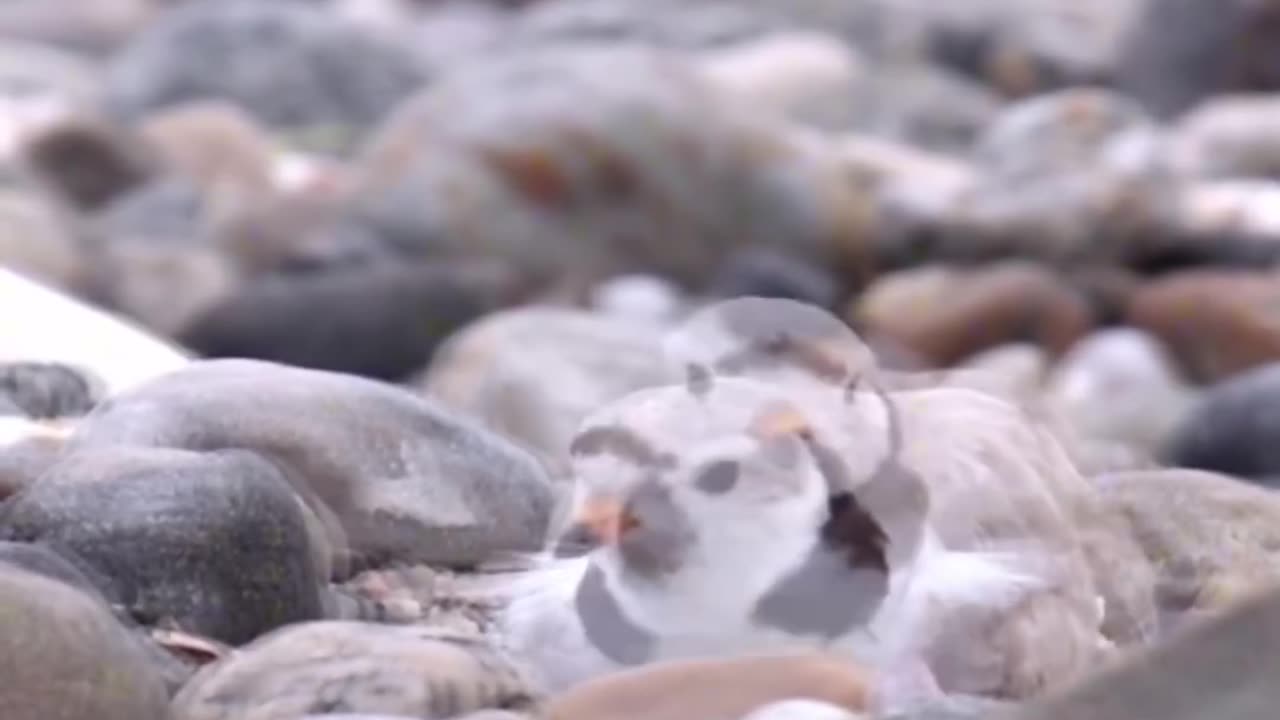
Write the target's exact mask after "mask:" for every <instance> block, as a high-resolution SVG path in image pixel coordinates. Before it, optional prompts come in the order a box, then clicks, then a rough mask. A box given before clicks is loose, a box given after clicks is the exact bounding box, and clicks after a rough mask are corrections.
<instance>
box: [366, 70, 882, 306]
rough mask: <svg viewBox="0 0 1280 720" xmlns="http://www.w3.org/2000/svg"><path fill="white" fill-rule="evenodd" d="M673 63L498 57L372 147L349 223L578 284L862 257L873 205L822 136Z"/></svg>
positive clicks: (413, 105) (425, 103) (415, 103)
mask: <svg viewBox="0 0 1280 720" xmlns="http://www.w3.org/2000/svg"><path fill="white" fill-rule="evenodd" d="M748 108H749V106H745V107H744V106H743V105H742V104H740V103H739V102H735V101H734V99H733V98H732V97H730V96H729V95H728V94H727V93H726V92H719V91H718V90H717V86H716V85H715V84H713V83H710V82H709V81H707V80H706V79H705V78H703V77H702V76H701V75H700V74H699V73H698V72H696V71H695V70H694V68H693V66H692V65H691V64H690V62H689V61H688V60H687V59H686V58H685V57H684V56H681V55H679V54H674V53H668V52H663V51H660V50H657V49H653V48H643V47H636V46H616V47H599V46H591V47H580V46H570V47H560V48H548V49H545V50H540V51H528V52H518V53H513V54H512V53H509V54H503V55H500V56H499V57H496V58H493V59H492V60H489V61H484V62H477V63H475V64H474V65H470V66H468V67H467V68H465V69H458V70H454V71H451V72H450V73H448V74H447V76H446V77H444V78H442V79H441V80H440V82H438V83H436V84H434V85H433V86H432V87H431V88H429V89H428V90H426V91H424V93H423V94H421V95H420V96H418V97H417V98H415V99H414V100H411V101H409V102H408V103H407V104H406V105H405V106H404V107H402V108H401V109H399V110H398V111H397V112H396V113H395V114H394V115H393V116H392V117H391V118H390V119H389V120H388V122H387V123H386V124H385V126H384V127H383V128H382V129H381V130H380V132H379V133H378V134H377V136H376V137H374V138H373V139H372V140H371V142H370V143H369V145H368V146H367V147H366V148H365V152H364V153H363V155H362V161H361V164H360V165H359V167H358V168H357V171H358V177H357V179H356V180H355V182H354V194H355V196H354V198H353V200H352V208H351V214H352V215H353V216H354V217H355V218H357V219H359V221H360V222H361V223H362V224H364V225H366V226H367V227H369V228H371V229H372V230H373V231H374V232H375V233H376V234H377V235H379V236H381V237H383V238H385V239H386V240H387V241H388V242H390V243H391V244H392V245H394V246H396V247H399V248H403V249H405V250H408V251H410V252H416V253H426V252H438V253H446V252H448V253H483V254H487V255H491V256H497V257H501V258H505V259H508V260H510V261H512V262H517V263H520V264H521V265H522V266H528V267H542V268H546V269H548V270H552V271H564V270H565V269H566V268H572V269H573V270H574V271H575V272H576V273H579V274H581V275H583V276H584V277H585V278H586V279H587V280H588V282H589V281H590V280H592V279H598V278H601V277H608V276H611V275H614V274H617V273H618V272H656V273H659V274H664V275H670V276H673V277H674V278H676V279H678V280H680V281H681V282H683V283H689V284H696V283H697V282H698V281H699V280H705V279H706V278H707V277H708V276H709V275H710V274H711V273H712V272H713V271H714V269H715V267H716V266H717V265H718V263H719V262H720V261H721V260H722V259H723V258H724V257H726V256H727V255H728V254H729V253H730V252H732V251H733V250H736V249H738V248H740V247H745V246H751V245H756V244H764V245H771V246H785V247H787V248H788V249H789V250H790V251H792V252H795V253H798V254H800V255H802V256H805V257H810V258H822V259H824V260H827V261H833V262H835V261H838V262H839V263H840V265H841V266H844V265H848V266H850V267H851V268H853V269H855V270H856V269H857V268H858V267H860V266H861V265H864V264H865V263H866V257H865V242H864V241H865V237H866V233H867V231H868V228H867V225H866V223H867V222H868V220H869V218H868V217H866V216H865V214H864V211H865V210H866V203H865V199H864V198H863V197H862V196H861V195H860V194H859V193H858V192H857V189H856V188H854V187H851V186H850V184H849V183H848V181H847V179H846V178H845V176H844V172H843V169H842V168H841V166H840V164H839V162H837V161H836V159H835V158H832V157H831V156H830V155H829V153H827V152H826V146H825V142H823V141H822V140H821V139H820V138H818V137H816V136H814V135H812V134H810V133H807V132H801V131H799V130H792V129H789V128H788V127H787V126H785V125H784V124H782V123H781V122H780V121H778V120H776V119H775V118H773V117H770V116H768V114H764V115H763V116H762V115H759V114H756V113H752V112H750V111H749V109H748Z"/></svg>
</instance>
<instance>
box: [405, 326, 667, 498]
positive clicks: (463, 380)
mask: <svg viewBox="0 0 1280 720" xmlns="http://www.w3.org/2000/svg"><path fill="white" fill-rule="evenodd" d="M661 340H662V336H661V331H660V330H659V328H658V327H654V326H646V325H642V324H636V323H623V322H618V321H614V320H610V319H608V318H605V317H602V316H600V315H596V314H593V313H589V312H584V311H580V310H573V309H569V308H521V309H516V310H509V311H506V312H502V313H496V314H494V315H492V316H490V317H487V318H485V319H483V320H480V321H479V322H477V323H475V324H473V325H471V326H469V327H467V328H465V329H463V330H462V331H460V332H459V333H457V334H456V335H454V336H453V337H452V338H450V339H449V340H448V342H447V343H446V344H445V345H444V346H443V347H442V348H441V350H440V352H439V353H438V355H437V357H436V361H435V362H434V363H433V364H432V366H431V369H430V371H429V372H428V373H427V374H426V376H425V377H424V378H422V380H421V381H420V382H419V384H418V386H419V387H420V388H421V389H422V390H423V391H424V392H425V393H426V394H427V395H429V396H430V397H432V398H435V399H437V400H439V401H440V402H441V403H442V404H444V405H445V406H447V407H450V408H453V409H455V410H458V411H459V412H462V413H465V414H467V415H469V416H472V417H476V418H478V419H480V420H481V421H482V422H483V423H484V424H485V425H486V426H487V427H489V428H490V429H492V430H494V431H496V432H498V433H501V434H503V435H505V436H506V437H509V438H511V439H513V440H515V441H516V442H518V443H520V444H521V445H523V446H525V447H527V448H529V449H530V450H532V451H533V452H535V453H536V454H537V455H538V456H539V457H540V458H541V459H542V460H543V461H544V462H546V463H547V464H548V466H549V467H551V468H553V469H554V470H555V471H557V472H561V473H563V472H566V471H567V469H568V452H569V441H570V440H572V439H573V436H574V435H575V434H576V433H577V430H578V425H579V423H580V422H581V421H582V419H583V418H585V417H586V416H587V415H588V414H589V413H591V412H592V411H594V410H595V409H596V408H598V407H600V406H601V405H603V404H605V403H607V402H610V401H612V400H616V399H618V398H620V397H622V396H624V395H626V394H628V393H630V392H631V391H633V390H638V389H640V388H642V387H646V386H648V385H654V384H658V383H660V382H662V381H663V379H664V378H667V377H668V376H667V375H666V374H665V369H664V368H663V367H662V365H661V363H662V354H661V353H662V349H661Z"/></svg>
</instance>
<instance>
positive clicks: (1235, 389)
mask: <svg viewBox="0 0 1280 720" xmlns="http://www.w3.org/2000/svg"><path fill="white" fill-rule="evenodd" d="M1278 397H1280V363H1270V364H1267V365H1263V366H1261V367H1258V368H1255V369H1253V370H1248V371H1245V372H1241V373H1239V374H1237V375H1235V376H1234V377H1231V378H1229V379H1227V380H1225V381H1223V382H1221V383H1218V384H1217V385H1214V386H1212V387H1210V388H1208V389H1207V390H1206V391H1205V394H1204V397H1203V398H1202V400H1201V401H1200V402H1198V403H1197V404H1196V406H1195V407H1194V408H1193V409H1192V410H1191V412H1190V413H1189V414H1188V416H1187V417H1186V418H1185V419H1184V420H1183V421H1182V422H1181V423H1179V424H1178V425H1177V426H1176V428H1175V429H1174V431H1173V433H1172V435H1171V437H1170V438H1169V440H1168V442H1167V444H1166V445H1165V448H1164V451H1163V453H1162V454H1161V460H1163V461H1164V462H1166V463H1167V464H1169V465H1173V466H1177V467H1187V468H1197V469H1201V470H1211V471H1214V472H1220V473H1225V474H1228V475H1236V476H1240V477H1245V478H1254V479H1257V480H1259V481H1265V480H1266V479H1268V478H1271V477H1273V476H1275V475H1277V474H1280V444H1277V443H1276V438H1277V437H1280V412H1278V411H1277V410H1278V408H1280V405H1278V404H1277V398H1278Z"/></svg>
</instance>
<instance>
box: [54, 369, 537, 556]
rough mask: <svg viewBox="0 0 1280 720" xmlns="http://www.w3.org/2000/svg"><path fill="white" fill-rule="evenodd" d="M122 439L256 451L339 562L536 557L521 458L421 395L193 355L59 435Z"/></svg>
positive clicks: (107, 443) (531, 462)
mask: <svg viewBox="0 0 1280 720" xmlns="http://www.w3.org/2000/svg"><path fill="white" fill-rule="evenodd" d="M122 444H123V445H133V446H144V447H156V448H187V449H192V450H202V451H207V450H213V449H244V450H251V451H254V452H256V453H257V454H259V455H260V456H261V457H263V458H265V459H267V460H269V461H270V462H271V463H272V464H273V465H274V467H276V468H278V469H279V470H280V471H282V472H283V473H284V476H285V477H286V478H287V479H288V480H289V481H290V483H291V484H292V485H293V488H294V490H295V491H296V492H298V493H299V494H300V495H301V496H302V497H303V498H304V499H305V500H306V502H307V503H308V505H309V506H310V508H311V510H312V511H313V512H315V513H316V515H317V517H318V518H319V519H320V520H321V521H322V522H323V523H324V525H325V528H326V539H327V540H328V543H329V546H328V547H327V548H326V552H327V553H329V554H330V555H331V556H332V558H333V559H334V560H335V561H338V562H340V563H341V562H343V561H345V560H347V559H350V556H351V555H354V556H355V558H357V559H360V560H364V561H368V562H370V563H373V564H380V563H387V562H401V563H405V564H440V565H446V566H468V565H473V564H475V563H478V562H480V561H482V560H484V559H486V558H488V557H490V556H491V555H492V554H493V553H495V552H503V551H534V550H537V549H539V548H541V547H542V544H543V542H544V541H545V538H546V532H547V525H548V522H549V517H550V514H551V510H552V505H553V502H554V498H553V494H552V489H551V485H550V481H549V480H548V478H547V475H546V472H545V471H544V470H543V468H542V467H541V466H540V465H539V464H538V462H537V461H536V459H535V458H534V457H533V456H532V455H530V454H529V453H527V452H525V451H523V450H521V449H520V448H518V447H516V446H515V445H513V444H512V443H510V442H508V441H506V440H504V439H502V438H501V437H499V436H498V435H496V434H494V433H492V432H490V431H488V430H485V429H483V428H481V427H479V426H478V425H477V424H475V423H474V422H472V421H470V420H468V419H466V418H463V417H461V416H459V415H456V414H454V413H452V412H450V411H448V410H446V409H444V408H443V407H441V406H440V405H438V404H436V403H434V402H432V401H430V400H428V399H425V398H421V397H418V396H416V395H415V394H413V393H412V392H410V391H408V390H405V389H403V388H399V387H396V386H393V385H390V384H387V383H383V382H379V381H375V380H369V379H366V378H361V377H357V376H355V375H346V374H342V373H334V372H327V371H321V370H308V369H304V368H298V367H291V366H287V365H282V364H278V363H270V362H263V361H257V360H239V359H235V360H202V361H198V362H193V363H191V364H190V365H188V366H187V367H186V368H184V369H182V370H179V371H177V372H174V373H170V374H168V375H165V376H163V377H160V378H157V379H155V380H154V381H153V382H151V383H147V384H145V385H142V386H141V387H138V388H135V389H134V390H133V391H132V392H129V393H127V394H123V395H120V396H117V397H115V398H112V399H111V400H110V401H108V402H106V403H104V404H102V405H100V406H98V408H96V409H95V410H94V412H92V413H90V414H89V415H88V416H86V417H85V418H84V419H83V420H82V421H81V422H80V423H79V425H78V426H77V428H76V432H75V434H74V435H73V437H72V439H71V445H72V447H73V448H76V449H81V448H84V449H89V448H103V447H111V446H116V445H122ZM347 570H350V568H341V567H339V568H335V571H337V572H339V574H345V572H346V571H347Z"/></svg>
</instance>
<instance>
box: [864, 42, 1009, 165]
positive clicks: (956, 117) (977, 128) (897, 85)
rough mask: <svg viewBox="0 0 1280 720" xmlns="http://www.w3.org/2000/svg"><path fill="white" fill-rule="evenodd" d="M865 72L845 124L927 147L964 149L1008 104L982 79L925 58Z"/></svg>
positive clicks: (952, 151) (952, 150) (955, 151)
mask: <svg viewBox="0 0 1280 720" xmlns="http://www.w3.org/2000/svg"><path fill="white" fill-rule="evenodd" d="M866 75H867V77H866V80H865V81H863V82H862V83H860V86H859V87H858V88H857V89H856V90H855V92H854V99H853V107H855V108H856V111H853V112H851V115H852V117H851V118H850V121H849V123H848V124H847V126H846V127H847V128H848V129H851V130H855V131H859V132H865V133H868V134H871V135H875V136H877V137H880V138H884V139H887V140H895V141H898V142H902V143H906V144H908V145H912V146H915V147H918V148H921V149H925V150H932V151H936V152H943V153H948V154H951V155H963V154H965V153H966V152H967V151H968V149H969V148H970V147H971V146H972V145H973V143H974V142H975V141H977V140H978V139H979V138H980V137H981V135H982V132H983V130H984V129H985V128H986V127H987V126H989V125H991V124H992V123H993V122H995V121H996V119H997V118H998V117H999V115H1000V112H1001V110H1002V109H1003V107H1004V103H1003V101H1002V100H1001V99H1000V98H999V97H998V96H997V95H996V94H995V93H993V92H992V91H991V90H989V89H987V88H985V87H983V86H982V85H980V84H978V83H977V82H975V81H973V80H971V79H969V78H967V77H964V76H962V75H959V74H957V73H954V72H951V71H948V70H947V69H945V68H939V67H937V66H934V65H929V64H926V63H922V62H893V61H888V62H884V63H882V64H880V65H873V66H872V67H871V68H870V70H869V71H868V72H867V73H866Z"/></svg>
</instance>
